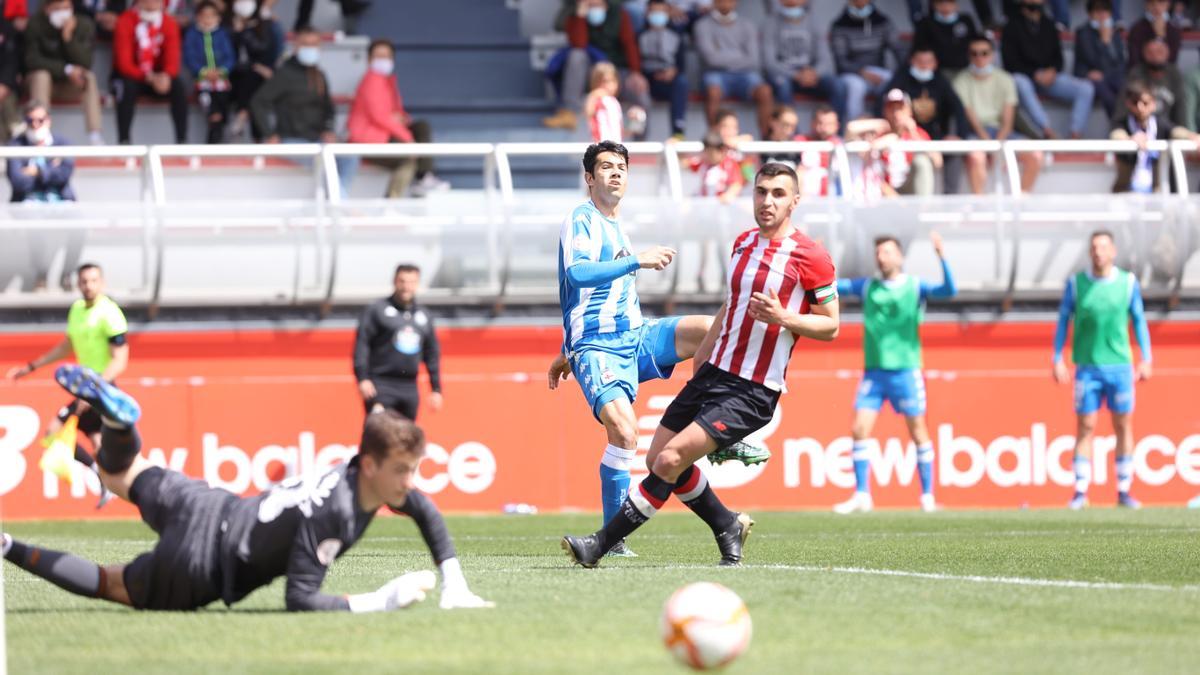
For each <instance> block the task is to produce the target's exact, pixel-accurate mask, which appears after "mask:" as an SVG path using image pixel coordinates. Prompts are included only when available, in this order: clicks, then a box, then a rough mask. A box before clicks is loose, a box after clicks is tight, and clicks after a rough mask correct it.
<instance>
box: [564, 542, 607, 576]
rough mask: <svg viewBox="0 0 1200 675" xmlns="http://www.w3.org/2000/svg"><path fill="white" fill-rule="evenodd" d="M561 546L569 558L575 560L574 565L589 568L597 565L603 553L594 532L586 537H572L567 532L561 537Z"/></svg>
mask: <svg viewBox="0 0 1200 675" xmlns="http://www.w3.org/2000/svg"><path fill="white" fill-rule="evenodd" d="M562 548H563V550H564V551H566V552H567V555H568V556H570V558H571V560H574V561H575V564H576V565H582V566H583V567H587V568H589V569H590V568H592V567H595V566H596V565H599V564H600V558H601V557H602V556H603V555H604V551H602V550H600V542H599V541H598V540H597V539H596V535H594V534H589V535H587V536H586V537H574V536H571V535H569V534H568V535H567V536H565V537H563V538H562Z"/></svg>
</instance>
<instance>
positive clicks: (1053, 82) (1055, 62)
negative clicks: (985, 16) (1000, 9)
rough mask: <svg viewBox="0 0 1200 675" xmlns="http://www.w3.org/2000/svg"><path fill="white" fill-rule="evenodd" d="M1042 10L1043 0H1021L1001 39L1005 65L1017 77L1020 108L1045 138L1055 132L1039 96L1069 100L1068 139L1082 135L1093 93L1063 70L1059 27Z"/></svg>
mask: <svg viewBox="0 0 1200 675" xmlns="http://www.w3.org/2000/svg"><path fill="white" fill-rule="evenodd" d="M1043 9H1044V7H1043V5H1042V0H1024V2H1023V3H1022V4H1021V14H1020V16H1014V17H1010V18H1009V21H1008V24H1007V25H1005V26H1004V37H1003V38H1002V40H1001V50H1002V53H1003V56H1004V68H1005V70H1007V71H1009V72H1010V73H1012V74H1013V77H1014V78H1015V79H1016V82H1017V96H1018V97H1019V98H1020V99H1021V107H1022V108H1024V109H1025V110H1026V111H1027V112H1028V113H1029V116H1030V117H1032V118H1033V123H1034V124H1035V125H1037V127H1038V128H1039V129H1041V131H1042V133H1043V134H1045V136H1046V137H1047V138H1057V135H1056V134H1055V133H1054V130H1053V129H1051V128H1050V118H1049V117H1048V116H1047V115H1046V110H1045V108H1043V107H1042V103H1041V101H1040V100H1039V99H1038V96H1039V95H1041V96H1049V97H1050V98H1053V99H1057V100H1059V101H1063V102H1064V103H1070V104H1071V130H1070V132H1071V138H1082V137H1083V134H1084V132H1085V131H1086V130H1087V122H1088V115H1089V114H1090V113H1091V111H1092V97H1093V96H1095V92H1094V91H1093V90H1092V84H1091V82H1088V81H1087V80H1082V79H1079V78H1077V77H1074V76H1071V75H1068V74H1066V73H1064V72H1062V70H1063V55H1062V43H1061V41H1060V40H1059V37H1058V28H1057V27H1055V25H1054V22H1053V21H1051V20H1050V19H1049V18H1047V17H1046V16H1045V15H1044V14H1043V12H1042V10H1043Z"/></svg>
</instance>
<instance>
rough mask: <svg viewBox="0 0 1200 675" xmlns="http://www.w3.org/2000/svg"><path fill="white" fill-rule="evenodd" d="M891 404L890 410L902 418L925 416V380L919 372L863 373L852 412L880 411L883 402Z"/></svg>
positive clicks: (869, 371)
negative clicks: (902, 416)
mask: <svg viewBox="0 0 1200 675" xmlns="http://www.w3.org/2000/svg"><path fill="white" fill-rule="evenodd" d="M884 401H888V402H890V403H891V404H892V410H895V411H896V412H898V413H900V414H901V415H904V416H905V417H920V416H921V415H924V414H925V377H924V376H923V375H921V371H920V370H918V369H916V368H914V369H912V370H881V369H878V368H871V369H868V370H865V371H863V377H862V382H861V383H859V385H858V396H857V397H855V399H854V409H855V410H879V409H880V408H882V407H883V402H884Z"/></svg>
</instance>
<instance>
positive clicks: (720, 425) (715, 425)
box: [712, 420, 729, 432]
mask: <svg viewBox="0 0 1200 675" xmlns="http://www.w3.org/2000/svg"><path fill="white" fill-rule="evenodd" d="M712 425H713V428H714V429H716V430H717V431H720V432H725V431H728V430H729V427H728V426H726V425H725V423H724V422H722V421H721V420H717V421H716V422H713V423H712Z"/></svg>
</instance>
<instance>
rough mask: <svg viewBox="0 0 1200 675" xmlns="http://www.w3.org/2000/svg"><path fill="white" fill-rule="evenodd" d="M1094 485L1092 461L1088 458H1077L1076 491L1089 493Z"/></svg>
mask: <svg viewBox="0 0 1200 675" xmlns="http://www.w3.org/2000/svg"><path fill="white" fill-rule="evenodd" d="M1091 484H1092V460H1090V459H1088V458H1087V457H1076V458H1075V491H1076V492H1079V493H1087V491H1088V486H1089V485H1091Z"/></svg>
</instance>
